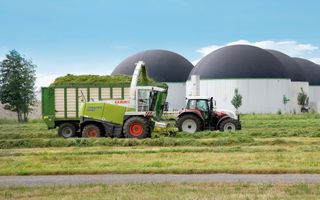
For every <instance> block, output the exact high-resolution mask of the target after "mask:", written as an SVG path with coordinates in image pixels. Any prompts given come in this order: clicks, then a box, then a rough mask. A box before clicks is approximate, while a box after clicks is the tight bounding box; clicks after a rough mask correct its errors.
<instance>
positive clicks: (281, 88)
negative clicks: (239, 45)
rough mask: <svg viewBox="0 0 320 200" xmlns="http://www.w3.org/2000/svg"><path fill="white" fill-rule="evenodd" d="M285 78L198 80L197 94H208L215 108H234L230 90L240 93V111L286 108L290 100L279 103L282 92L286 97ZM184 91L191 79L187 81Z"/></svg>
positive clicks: (232, 94) (251, 111)
mask: <svg viewBox="0 0 320 200" xmlns="http://www.w3.org/2000/svg"><path fill="white" fill-rule="evenodd" d="M290 87H291V81H290V80H289V79H212V80H201V81H200V95H201V96H212V97H213V98H214V99H215V100H216V103H217V107H218V108H224V109H231V110H235V108H234V107H233V105H232V104H231V100H232V98H233V96H234V90H235V89H236V88H238V90H239V93H240V94H241V95H242V106H241V107H240V108H239V111H240V112H241V113H276V112H277V111H279V110H281V112H290V110H291V104H289V103H288V104H287V105H286V106H285V105H284V104H283V95H285V96H286V97H289V98H290ZM186 88H187V89H186V90H187V91H186V92H187V95H188V96H190V94H191V83H190V81H188V82H187V87H186Z"/></svg>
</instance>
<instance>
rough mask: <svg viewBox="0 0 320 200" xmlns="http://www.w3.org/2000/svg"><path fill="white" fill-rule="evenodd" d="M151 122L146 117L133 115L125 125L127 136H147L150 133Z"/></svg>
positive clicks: (124, 131)
mask: <svg viewBox="0 0 320 200" xmlns="http://www.w3.org/2000/svg"><path fill="white" fill-rule="evenodd" d="M150 129H151V127H150V123H149V120H147V119H146V118H144V117H131V118H129V119H128V120H127V121H126V122H125V123H124V125H123V134H124V136H125V137H126V138H138V139H141V138H146V137H148V136H149V135H150Z"/></svg>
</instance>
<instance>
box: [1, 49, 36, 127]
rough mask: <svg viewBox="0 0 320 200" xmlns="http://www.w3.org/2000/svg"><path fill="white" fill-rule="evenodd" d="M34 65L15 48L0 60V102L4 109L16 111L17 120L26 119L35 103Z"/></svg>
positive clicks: (24, 120) (22, 120)
mask: <svg viewBox="0 0 320 200" xmlns="http://www.w3.org/2000/svg"><path fill="white" fill-rule="evenodd" d="M35 69H36V65H34V64H33V63H32V60H31V59H26V58H24V57H23V56H22V55H20V53H18V52H17V51H16V50H11V51H10V52H9V53H8V54H7V55H6V56H5V58H4V60H2V61H1V62H0V102H1V103H2V104H3V105H4V109H6V110H10V111H13V112H16V113H17V117H18V121H19V122H26V121H28V115H29V113H30V112H31V111H32V106H34V105H35V103H36V97H35V81H36V71H35Z"/></svg>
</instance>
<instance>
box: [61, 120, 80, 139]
mask: <svg viewBox="0 0 320 200" xmlns="http://www.w3.org/2000/svg"><path fill="white" fill-rule="evenodd" d="M58 134H59V136H61V137H64V138H70V137H74V136H76V134H77V133H76V127H75V125H73V124H71V123H63V124H61V125H60V126H59V129H58Z"/></svg>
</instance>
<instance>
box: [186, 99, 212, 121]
mask: <svg viewBox="0 0 320 200" xmlns="http://www.w3.org/2000/svg"><path fill="white" fill-rule="evenodd" d="M186 109H189V110H198V111H200V112H201V115H202V117H203V118H204V119H208V118H209V117H210V115H212V112H213V98H207V97H200V96H199V97H192V98H188V101H187V106H186Z"/></svg>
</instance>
